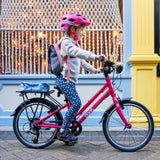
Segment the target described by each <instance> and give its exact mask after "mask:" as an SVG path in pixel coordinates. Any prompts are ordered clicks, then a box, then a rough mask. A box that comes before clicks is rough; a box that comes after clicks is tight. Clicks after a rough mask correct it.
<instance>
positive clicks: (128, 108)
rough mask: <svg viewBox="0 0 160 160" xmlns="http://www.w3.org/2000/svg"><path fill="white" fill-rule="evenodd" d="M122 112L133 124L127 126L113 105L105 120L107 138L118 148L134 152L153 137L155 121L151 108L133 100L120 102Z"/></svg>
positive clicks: (104, 131) (104, 127)
mask: <svg viewBox="0 0 160 160" xmlns="http://www.w3.org/2000/svg"><path fill="white" fill-rule="evenodd" d="M120 106H121V107H122V112H123V114H124V116H125V118H126V119H127V121H128V122H129V123H130V124H131V125H132V127H131V128H127V127H126V126H125V124H124V122H123V121H122V120H121V119H120V117H119V115H118V113H117V110H116V106H115V105H113V106H112V107H111V108H110V109H109V111H108V112H107V114H106V116H105V118H104V120H103V133H104V135H105V138H106V140H107V141H108V142H109V143H110V144H111V145H112V146H113V147H115V148H116V149H119V150H121V151H126V152H133V151H136V150H139V149H141V148H143V147H144V146H145V145H146V144H147V143H148V142H149V141H150V139H151V138H152V135H153V132H154V122H153V118H152V115H151V113H150V112H149V110H148V109H147V108H146V107H145V106H144V105H142V104H140V103H139V102H136V101H132V100H125V101H121V102H120Z"/></svg>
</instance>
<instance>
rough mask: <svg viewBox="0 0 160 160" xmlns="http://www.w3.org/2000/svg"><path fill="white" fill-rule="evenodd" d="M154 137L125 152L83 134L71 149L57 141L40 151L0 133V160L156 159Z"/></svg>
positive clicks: (159, 153)
mask: <svg viewBox="0 0 160 160" xmlns="http://www.w3.org/2000/svg"><path fill="white" fill-rule="evenodd" d="M155 137H156V136H154V137H153V139H152V140H151V141H150V143H149V144H148V145H146V146H145V147H144V148H143V149H141V150H139V151H137V152H129V153H127V152H121V151H119V150H116V149H114V148H113V147H112V146H111V145H110V144H109V143H108V142H107V141H106V140H105V138H104V136H103V134H101V132H90V133H89V134H87V132H84V133H83V134H82V135H81V136H79V142H78V143H77V144H75V145H74V146H67V145H65V144H64V143H63V142H60V141H58V140H57V141H56V142H55V143H53V144H51V145H50V146H49V147H47V148H44V149H30V148H27V147H25V146H24V145H22V144H21V143H20V142H19V141H18V140H17V139H16V137H15V136H14V134H13V133H11V132H10V133H9V134H8V132H3V134H1V135H0V160H160V139H159V136H158V138H155Z"/></svg>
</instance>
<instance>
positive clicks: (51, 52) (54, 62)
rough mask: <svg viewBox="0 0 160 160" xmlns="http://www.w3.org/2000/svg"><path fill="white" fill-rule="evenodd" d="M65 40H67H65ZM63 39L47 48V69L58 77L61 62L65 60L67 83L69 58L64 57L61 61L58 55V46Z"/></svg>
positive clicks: (61, 68)
mask: <svg viewBox="0 0 160 160" xmlns="http://www.w3.org/2000/svg"><path fill="white" fill-rule="evenodd" d="M65 39H67V38H65ZM63 40H64V39H62V40H60V41H59V42H58V43H56V44H51V45H50V46H49V48H48V68H49V71H50V72H51V73H52V74H54V75H56V76H58V75H60V73H61V72H62V70H63V61H64V60H66V59H67V64H68V75H67V82H69V75H70V56H66V57H64V58H63V59H62V58H61V55H60V45H61V43H62V41H63Z"/></svg>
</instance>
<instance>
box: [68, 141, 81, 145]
mask: <svg viewBox="0 0 160 160" xmlns="http://www.w3.org/2000/svg"><path fill="white" fill-rule="evenodd" d="M77 142H78V141H70V142H65V143H66V144H67V145H68V146H73V145H75V144H76V143H77Z"/></svg>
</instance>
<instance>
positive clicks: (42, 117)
mask: <svg viewBox="0 0 160 160" xmlns="http://www.w3.org/2000/svg"><path fill="white" fill-rule="evenodd" d="M114 70H115V65H114V64H113V63H112V62H110V61H106V62H105V64H104V67H103V69H102V71H103V73H104V76H105V80H106V83H105V84H104V86H103V87H102V88H101V89H100V90H99V91H98V92H97V93H96V94H95V95H94V96H93V97H92V98H91V99H90V100H89V101H88V102H87V103H86V104H85V105H84V106H83V107H82V108H81V109H80V110H79V112H78V113H77V114H76V116H75V118H74V119H73V121H72V125H71V126H70V129H71V132H72V133H73V134H75V135H76V136H78V135H79V134H80V133H81V132H82V126H81V124H82V122H83V121H84V120H85V119H86V118H87V117H88V116H89V115H90V114H91V113H92V112H93V111H94V110H95V109H96V108H97V107H98V106H99V104H100V103H101V102H102V101H103V100H105V99H106V98H107V97H108V96H109V95H110V96H111V97H112V99H113V104H112V105H111V106H109V107H107V106H106V107H107V109H106V111H105V112H104V114H103V116H102V119H101V122H102V123H103V133H104V136H105V138H106V140H107V141H108V142H109V143H110V144H111V145H112V146H113V147H115V148H117V149H119V150H122V151H136V150H138V149H141V148H143V147H144V146H145V145H146V144H147V143H148V142H149V141H150V139H151V138H152V135H153V132H154V122H153V118H152V115H151V113H150V112H149V111H148V109H147V108H146V107H145V106H144V105H142V104H140V103H139V102H136V101H133V100H131V98H128V99H120V98H117V96H116V93H115V90H114V88H113V86H112V82H111V78H110V77H109V74H110V73H111V72H113V71H114ZM19 92H20V95H21V96H22V97H23V100H24V102H23V103H22V104H20V105H19V106H18V107H17V109H16V110H15V112H14V113H13V116H14V119H13V129H14V133H15V135H16V137H17V139H18V140H19V141H20V142H21V143H22V144H24V145H25V146H27V147H30V148H43V147H46V146H49V145H50V144H52V143H53V142H54V141H55V140H56V139H57V132H58V130H59V129H60V128H61V124H62V122H63V116H62V113H61V111H62V110H63V109H64V108H70V102H69V101H68V100H67V99H66V98H65V101H66V104H65V105H62V104H61V103H59V102H58V101H57V100H56V99H55V98H53V96H51V94H52V93H53V92H54V90H51V91H49V92H42V93H40V97H39V98H31V99H29V98H28V96H27V94H28V93H30V92H22V91H19ZM58 93H59V94H60V93H61V92H60V90H59V89H58ZM100 94H102V95H101V97H100V98H99V99H98V100H97V101H96V102H95V104H94V105H93V106H92V107H91V108H90V109H89V110H88V111H87V112H85V113H84V111H86V109H87V108H88V107H89V106H90V105H91V103H92V102H93V101H94V100H95V99H96V98H97V97H98V96H99V95H100ZM49 99H50V100H49ZM69 145H70V144H69Z"/></svg>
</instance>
